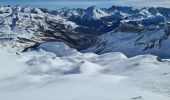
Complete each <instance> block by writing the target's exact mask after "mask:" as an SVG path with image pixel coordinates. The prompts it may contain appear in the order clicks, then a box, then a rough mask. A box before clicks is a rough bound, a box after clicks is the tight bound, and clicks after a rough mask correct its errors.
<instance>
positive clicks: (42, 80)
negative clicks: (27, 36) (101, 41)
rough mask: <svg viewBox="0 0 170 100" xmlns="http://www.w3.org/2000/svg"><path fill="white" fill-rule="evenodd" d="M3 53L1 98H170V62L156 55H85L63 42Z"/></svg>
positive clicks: (120, 99)
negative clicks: (24, 50)
mask: <svg viewBox="0 0 170 100" xmlns="http://www.w3.org/2000/svg"><path fill="white" fill-rule="evenodd" d="M0 51H1V52H0V64H1V66H0V69H1V71H0V98H1V99H3V100H49V99H50V100H56V99H59V100H80V99H81V100H113V99H114V100H134V99H136V100H138V99H139V100H169V99H170V97H169V96H170V92H169V89H170V87H169V84H170V81H169V77H170V62H169V61H168V60H161V59H160V58H158V57H156V56H152V55H139V56H135V57H132V58H127V57H126V56H125V55H124V54H122V53H119V52H111V53H106V54H102V55H97V54H94V53H84V54H83V53H80V52H78V51H77V50H75V49H72V48H69V47H68V46H67V45H65V44H64V43H60V42H49V43H44V44H42V45H40V46H39V47H37V48H36V51H29V52H26V53H16V52H15V51H11V50H10V51H9V49H6V50H4V49H1V50H0ZM9 62H10V63H9Z"/></svg>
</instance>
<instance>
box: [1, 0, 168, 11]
mask: <svg viewBox="0 0 170 100" xmlns="http://www.w3.org/2000/svg"><path fill="white" fill-rule="evenodd" d="M0 5H25V6H33V7H42V8H49V9H58V8H63V7H72V8H73V7H78V8H82V7H83V8H86V7H88V6H92V5H96V6H98V7H110V6H112V5H119V6H133V7H144V6H163V7H170V0H0Z"/></svg>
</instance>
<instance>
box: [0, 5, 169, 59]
mask: <svg viewBox="0 0 170 100" xmlns="http://www.w3.org/2000/svg"><path fill="white" fill-rule="evenodd" d="M169 11H170V8H161V7H157V8H154V7H145V8H142V9H135V8H132V7H120V6H112V7H110V8H102V9H99V8H97V7H95V6H92V7H89V8H87V9H82V8H77V9H70V8H63V9H60V10H48V9H40V8H31V7H22V6H17V7H9V6H6V7H5V6H3V7H0V35H1V37H0V40H1V45H2V47H4V46H10V47H13V48H17V49H19V50H20V51H22V50H27V49H28V48H29V47H36V46H37V45H39V44H41V43H43V42H51V41H54V42H55V41H60V42H64V43H66V44H68V45H69V46H70V47H73V48H76V49H78V50H81V51H82V52H95V53H99V54H102V53H106V52H112V51H120V52H123V53H125V54H126V55H128V56H134V55H138V54H147V53H149V54H154V55H158V56H161V57H169V48H170V47H169V46H168V43H169V34H170V33H169V32H170V31H169V21H170V12H169Z"/></svg>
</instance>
